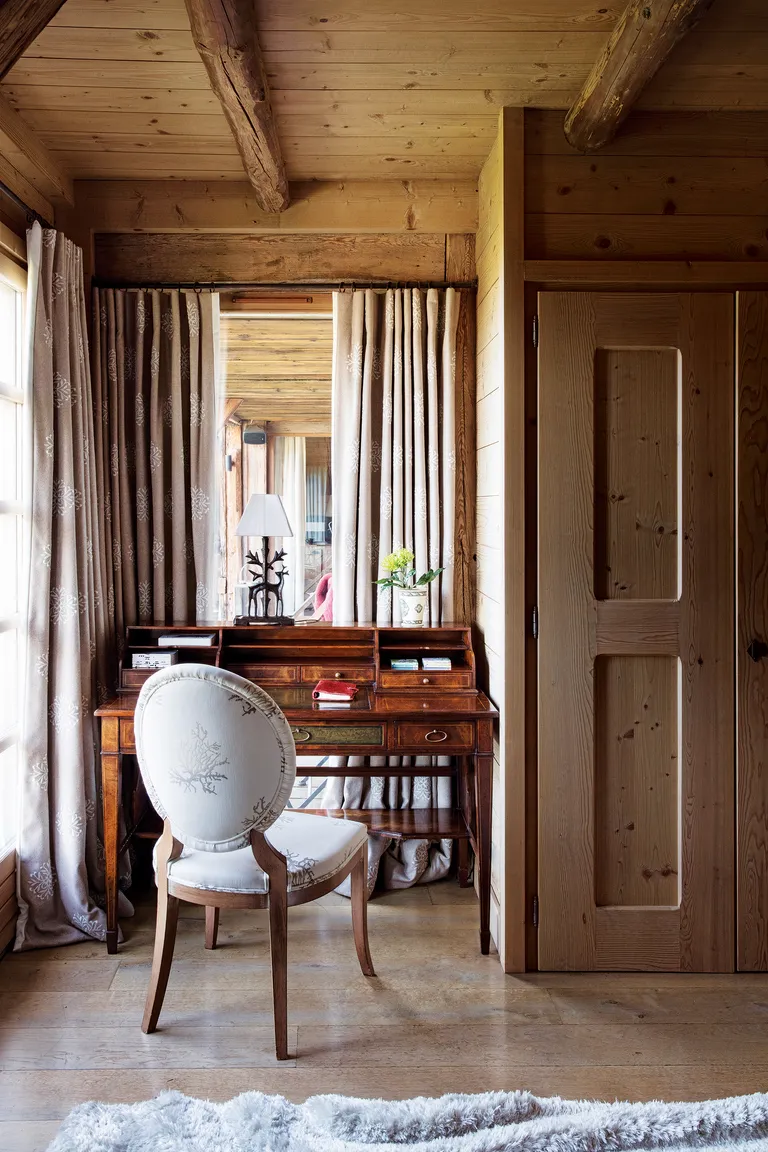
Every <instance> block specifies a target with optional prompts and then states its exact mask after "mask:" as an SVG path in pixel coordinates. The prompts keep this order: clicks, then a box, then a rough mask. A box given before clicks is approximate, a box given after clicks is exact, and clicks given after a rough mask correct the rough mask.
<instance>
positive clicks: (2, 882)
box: [0, 851, 19, 955]
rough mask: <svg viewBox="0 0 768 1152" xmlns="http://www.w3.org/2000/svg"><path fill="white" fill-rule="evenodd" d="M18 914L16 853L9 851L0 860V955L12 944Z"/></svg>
mask: <svg viewBox="0 0 768 1152" xmlns="http://www.w3.org/2000/svg"><path fill="white" fill-rule="evenodd" d="M18 914H19V909H18V905H17V903H16V853H15V851H11V852H9V853H8V854H7V855H6V856H4V857H3V859H2V860H0V955H2V953H3V952H4V951H5V950H6V948H10V947H11V946H12V944H13V941H14V938H15V936H16V918H17V916H18Z"/></svg>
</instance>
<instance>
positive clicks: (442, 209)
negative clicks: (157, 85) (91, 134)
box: [75, 117, 477, 234]
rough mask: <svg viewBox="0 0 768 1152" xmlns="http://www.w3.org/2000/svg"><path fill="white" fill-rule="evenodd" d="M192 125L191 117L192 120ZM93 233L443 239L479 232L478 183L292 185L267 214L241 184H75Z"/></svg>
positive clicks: (321, 182) (322, 182) (316, 182)
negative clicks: (427, 235)
mask: <svg viewBox="0 0 768 1152" xmlns="http://www.w3.org/2000/svg"><path fill="white" fill-rule="evenodd" d="M190 119H194V117H190ZM75 192H76V194H77V203H78V205H82V206H83V209H84V211H85V212H86V214H87V216H88V219H89V220H90V221H91V228H92V229H93V231H94V232H282V231H285V232H345V233H348V232H374V233H377V234H380V233H382V232H445V233H468V232H473V233H474V232H475V231H476V229H477V181H476V180H354V181H350V182H349V183H345V182H343V181H338V180H310V181H306V182H303V183H293V182H292V183H291V186H290V192H291V203H290V206H289V208H288V209H287V211H285V212H282V213H279V214H276V213H265V212H264V211H263V210H262V209H261V208H260V207H259V206H258V204H257V203H256V195H255V193H254V191H253V189H252V188H251V186H250V185H249V184H247V183H246V182H245V181H244V180H242V181H241V180H217V181H211V182H206V181H203V180H77V181H75Z"/></svg>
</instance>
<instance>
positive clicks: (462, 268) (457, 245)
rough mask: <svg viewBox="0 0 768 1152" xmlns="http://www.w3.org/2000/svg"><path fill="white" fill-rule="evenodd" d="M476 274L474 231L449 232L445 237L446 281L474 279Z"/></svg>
mask: <svg viewBox="0 0 768 1152" xmlns="http://www.w3.org/2000/svg"><path fill="white" fill-rule="evenodd" d="M476 274H477V269H476V267H475V237H474V233H470V232H467V233H459V234H456V233H449V234H448V235H447V236H446V238H445V280H446V283H448V284H450V283H452V282H453V281H460V282H461V281H463V282H466V281H467V280H474V279H475V276H476Z"/></svg>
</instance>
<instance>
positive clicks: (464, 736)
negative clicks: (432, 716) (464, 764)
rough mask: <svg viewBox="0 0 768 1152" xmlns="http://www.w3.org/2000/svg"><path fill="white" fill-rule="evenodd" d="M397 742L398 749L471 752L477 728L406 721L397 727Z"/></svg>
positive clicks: (468, 725)
mask: <svg viewBox="0 0 768 1152" xmlns="http://www.w3.org/2000/svg"><path fill="white" fill-rule="evenodd" d="M396 742H397V747H398V748H423V749H424V750H425V751H427V750H430V751H431V750H432V749H434V751H435V753H440V752H456V751H469V750H471V749H472V748H474V746H475V726H474V724H461V723H459V724H443V723H441V722H440V721H437V722H436V723H430V722H429V721H422V722H414V723H412V722H410V721H405V722H403V723H400V724H398V725H397V737H396Z"/></svg>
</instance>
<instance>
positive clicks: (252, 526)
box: [235, 493, 293, 536]
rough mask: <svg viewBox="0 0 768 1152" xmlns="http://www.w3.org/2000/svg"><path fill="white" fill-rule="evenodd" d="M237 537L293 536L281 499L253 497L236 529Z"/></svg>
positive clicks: (275, 497) (263, 495)
mask: <svg viewBox="0 0 768 1152" xmlns="http://www.w3.org/2000/svg"><path fill="white" fill-rule="evenodd" d="M235 535H237V536H293V532H292V531H291V525H290V524H289V523H288V517H287V516H286V514H285V508H283V502H282V500H281V499H280V497H279V496H274V495H272V494H265V493H259V494H258V495H255V496H251V498H250V499H249V501H248V503H247V505H246V507H245V511H244V512H243V515H242V516H241V517H240V523H239V524H238V526H237V528H235Z"/></svg>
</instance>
